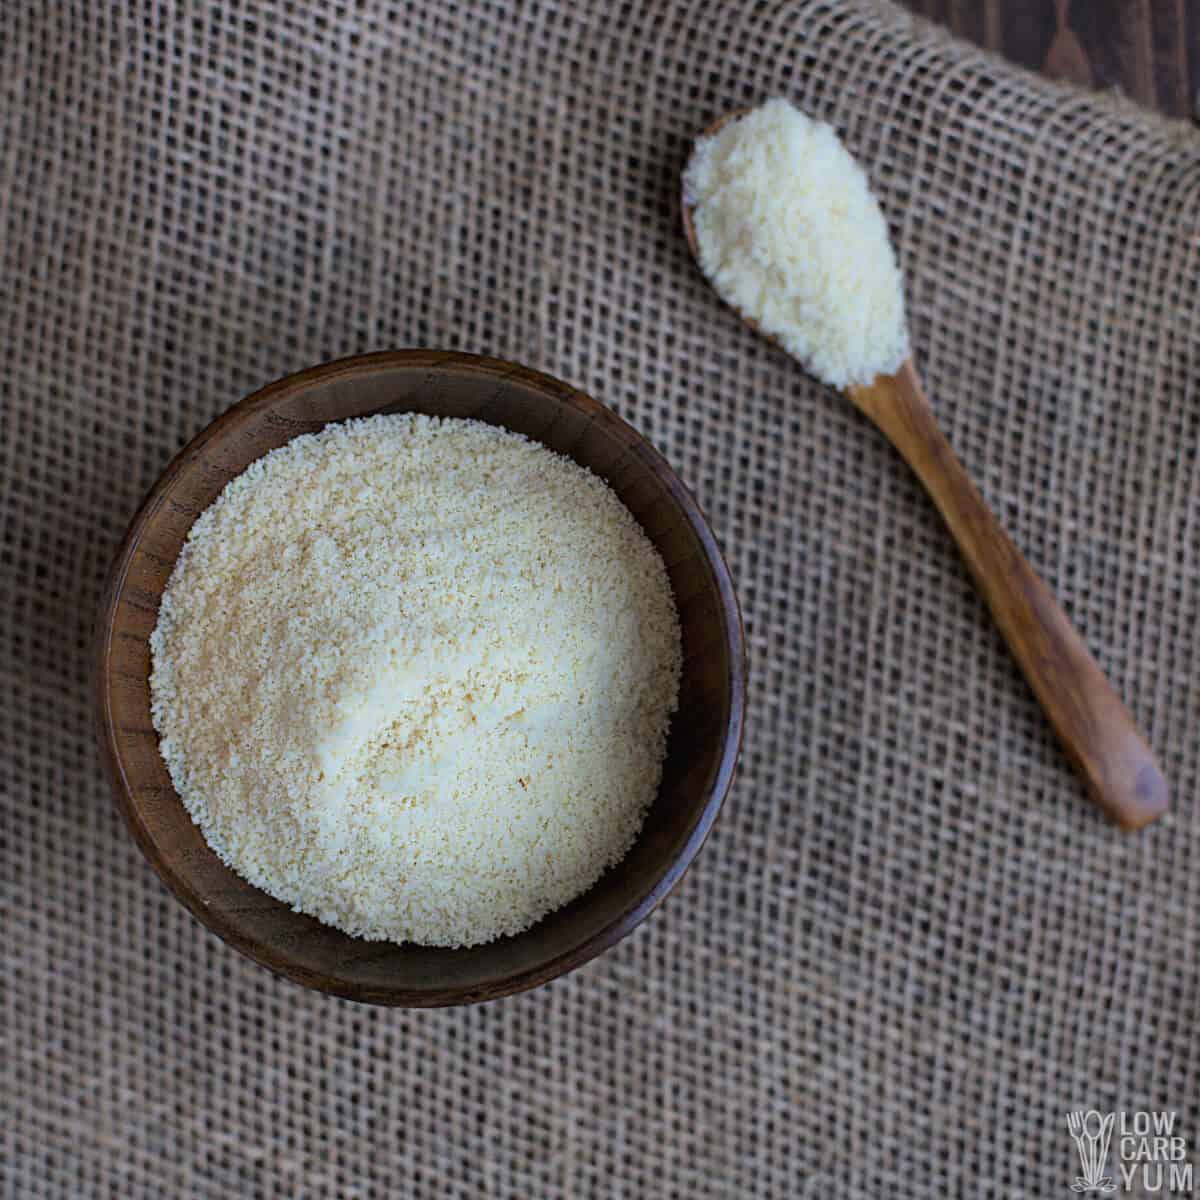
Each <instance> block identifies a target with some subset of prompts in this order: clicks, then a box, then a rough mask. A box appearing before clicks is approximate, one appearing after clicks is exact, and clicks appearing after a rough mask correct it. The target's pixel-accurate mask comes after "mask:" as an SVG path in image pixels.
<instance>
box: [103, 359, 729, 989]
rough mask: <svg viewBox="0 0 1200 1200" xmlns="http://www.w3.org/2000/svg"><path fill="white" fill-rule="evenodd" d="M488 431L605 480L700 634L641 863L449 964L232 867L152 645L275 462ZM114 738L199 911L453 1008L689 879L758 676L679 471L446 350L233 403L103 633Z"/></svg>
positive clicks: (197, 453) (605, 420)
mask: <svg viewBox="0 0 1200 1200" xmlns="http://www.w3.org/2000/svg"><path fill="white" fill-rule="evenodd" d="M408 411H415V412H425V413H431V414H434V415H438V416H448V417H475V418H478V419H480V420H485V421H490V422H492V423H493V424H497V425H503V426H505V427H506V428H509V429H515V430H516V431H517V432H519V433H524V434H525V435H527V436H528V437H531V438H535V439H537V440H538V441H541V442H543V443H544V444H546V445H548V446H550V447H551V449H554V450H557V451H558V452H559V453H561V454H567V455H569V456H570V457H572V458H574V459H575V460H576V461H577V462H579V463H582V464H583V465H584V466H586V467H589V468H590V469H591V470H593V471H594V472H595V473H596V474H597V475H600V476H601V477H602V478H604V479H605V480H607V481H608V483H609V484H610V486H611V487H612V488H613V490H614V491H615V492H616V493H617V495H618V496H620V497H621V499H622V501H624V503H625V505H626V507H627V508H628V509H629V510H630V511H631V512H632V513H633V515H634V516H635V517H636V518H637V519H638V521H639V522H640V523H641V525H642V527H643V528H644V529H645V530H646V533H647V535H648V536H649V537H650V538H651V540H652V541H653V542H654V544H655V545H656V546H657V548H658V550H659V552H660V553H661V554H662V556H663V560H664V561H665V563H666V566H667V572H668V575H669V576H670V579H671V587H672V590H673V591H674V594H675V600H676V604H677V607H678V609H679V618H680V624H681V626H682V631H683V676H682V679H681V681H680V689H679V710H678V712H677V713H676V715H675V717H674V718H673V719H672V723H671V733H670V737H669V739H668V743H667V758H666V762H665V764H664V768H663V781H662V785H661V787H660V788H659V793H658V796H657V798H656V800H655V802H654V804H653V806H652V807H651V809H650V812H649V813H648V815H647V817H646V822H645V825H644V826H643V828H642V832H641V834H640V835H639V837H638V840H637V842H636V843H635V844H634V846H633V848H632V849H631V850H630V852H629V854H628V855H627V856H626V857H625V858H624V859H623V860H622V861H621V862H620V863H619V864H618V865H617V866H616V867H614V868H612V869H611V870H609V871H607V872H606V873H605V874H604V875H603V876H602V877H601V879H600V880H599V882H598V883H597V884H596V885H595V886H594V887H593V888H591V889H590V890H589V891H588V892H586V893H585V894H584V895H583V896H581V897H579V899H577V900H575V901H574V902H573V903H571V904H569V905H567V906H566V907H565V908H562V909H559V910H558V911H557V912H554V913H551V914H550V915H549V916H548V917H546V918H545V919H544V920H542V921H540V922H538V923H537V924H536V925H534V926H533V927H532V928H531V929H528V930H526V931H525V932H524V933H521V934H518V935H517V936H515V937H506V938H501V939H498V940H497V941H495V942H490V943H488V944H487V945H483V946H473V947H470V948H467V949H462V950H446V949H437V948H433V947H425V946H415V945H410V944H405V945H395V944H393V943H390V942H366V941H363V940H361V939H359V938H353V937H350V936H348V935H347V934H345V933H342V932H341V931H340V930H337V929H332V928H330V927H329V926H326V925H322V924H321V923H320V922H318V921H316V920H314V919H313V918H312V917H308V916H305V915H304V914H302V913H296V912H293V911H292V910H291V909H290V908H289V906H288V905H286V904H284V903H282V902H281V901H279V900H275V899H273V898H272V897H271V896H268V895H267V894H266V893H265V892H262V891H259V889H258V888H255V887H253V886H252V885H251V884H249V883H247V882H246V881H245V880H243V879H241V878H240V877H239V876H237V875H235V874H234V873H233V871H231V870H230V869H229V868H228V867H226V866H225V865H224V864H223V863H222V862H221V861H220V860H219V859H218V858H217V856H216V855H215V854H214V853H213V852H212V850H211V849H209V847H208V845H207V843H206V842H205V841H204V838H203V836H202V835H201V833H200V831H199V829H198V828H197V827H196V825H195V824H194V823H193V822H192V820H191V818H190V817H189V815H188V813H187V811H186V809H185V808H184V807H183V803H182V802H181V800H180V799H179V796H178V794H177V793H176V792H175V789H174V788H173V787H172V785H171V778H170V776H169V775H168V773H167V770H166V766H165V765H164V763H163V761H162V756H161V755H160V754H159V751H158V738H157V736H156V734H155V731H154V728H153V724H152V721H151V716H150V689H149V667H150V649H149V644H148V643H149V637H150V634H151V632H152V631H153V629H154V625H155V622H156V620H157V617H158V604H159V600H160V598H161V596H162V593H163V590H164V588H165V587H166V584H167V580H168V578H169V577H170V573H171V570H172V568H173V566H174V564H175V560H176V558H177V557H178V555H179V551H180V549H181V548H182V546H183V543H184V540H185V539H186V537H187V534H188V530H189V529H190V528H191V525H192V522H193V521H194V520H195V518H196V516H197V515H198V514H199V513H200V512H202V511H203V510H204V509H205V508H206V507H207V506H208V505H209V504H211V503H212V501H213V500H214V499H215V498H216V497H217V495H218V494H219V492H220V491H221V489H222V488H223V487H224V486H225V484H226V483H227V482H228V481H229V480H230V479H232V478H233V477H234V476H235V475H238V474H239V473H240V472H241V471H243V470H244V469H245V468H246V467H247V466H248V465H249V464H250V463H251V462H253V461H254V460H255V459H257V458H259V457H261V456H262V455H263V454H265V453H267V452H268V451H270V450H273V449H274V448H276V447H277V446H280V445H282V444H283V443H284V442H286V441H287V440H288V439H289V438H291V437H294V436H296V435H297V434H299V433H305V432H308V431H311V430H315V429H319V428H320V427H321V426H322V425H324V424H325V423H326V422H328V421H337V420H344V419H347V418H349V417H359V416H366V415H368V414H372V413H378V412H408ZM96 649H97V662H96V677H95V690H96V702H97V714H98V719H99V726H100V741H101V748H102V752H103V756H104V759H105V762H106V765H107V767H108V771H109V774H110V775H111V777H112V781H113V785H114V788H115V789H116V794H117V799H118V802H119V804H120V807H121V809H122V811H123V813H124V815H125V818H126V820H127V822H128V824H129V827H130V830H131V831H132V833H133V835H134V837H135V839H136V840H137V842H138V845H139V846H140V847H141V849H142V851H143V853H144V854H145V855H146V857H147V858H148V859H149V860H150V862H151V863H152V864H153V866H154V868H155V869H156V870H157V871H158V873H159V874H160V875H161V876H162V877H163V879H164V880H165V882H166V883H167V885H168V886H169V887H170V888H171V890H172V891H173V892H174V893H175V895H176V896H178V897H179V899H180V900H182V901H183V902H184V904H186V905H187V906H188V908H189V909H191V911H192V913H193V914H194V915H195V916H196V917H198V918H199V919H200V920H201V921H203V922H204V923H205V924H206V925H207V926H209V928H211V929H212V930H213V931H214V932H216V933H217V934H219V935H220V936H221V937H223V938H224V939H225V940H226V941H227V942H229V943H230V944H231V945H232V946H234V947H236V948H237V949H238V950H241V951H242V952H243V953H244V954H247V955H249V956H250V957H251V958H253V959H254V960H255V961H257V962H259V963H261V964H262V965H264V966H266V967H269V968H270V969H271V970H273V971H276V972H277V973H279V974H281V975H285V976H287V977H288V978H290V979H293V980H295V981H296V982H298V983H302V984H305V985H306V986H309V987H314V988H318V989H320V990H322V991H328V992H332V993H333V994H335V995H339V996H345V997H347V998H348V999H353V1000H363V1001H368V1002H373V1003H379V1004H407V1005H422V1006H424V1005H441V1004H459V1003H466V1002H471V1001H477V1000H491V999H495V998H496V997H498V996H504V995H508V994H509V993H512V992H516V991H521V990H523V989H525V988H529V987H534V986H536V985H538V984H540V983H544V982H546V981H547V980H549V979H553V978H554V977H555V976H557V975H561V974H563V973H564V972H566V971H569V970H571V969H572V968H574V967H576V966H579V965H580V964H581V963H584V962H586V961H587V960H588V959H590V958H592V957H593V956H594V955H596V954H598V953H600V951H602V950H604V949H605V948H606V947H608V946H611V945H612V944H613V943H614V942H616V941H618V940H619V939H620V938H622V937H624V936H625V935H626V934H627V933H628V932H629V931H630V930H631V929H633V928H634V927H635V926H636V925H637V924H638V923H639V922H641V921H642V920H643V919H644V918H645V917H646V916H647V915H648V914H649V913H650V912H651V911H652V910H653V909H654V908H655V907H656V906H657V905H658V904H659V903H660V902H661V901H662V900H663V898H664V897H665V896H666V895H667V893H668V892H669V891H670V890H671V888H672V887H673V886H674V885H675V884H676V883H677V882H678V881H679V879H680V877H681V876H682V875H683V872H684V871H685V870H686V868H687V866H688V864H689V863H690V862H691V861H692V859H693V858H694V857H695V855H696V854H697V852H698V851H699V849H700V847H701V845H702V844H703V842H704V839H705V837H706V836H707V835H708V831H709V829H710V828H711V827H712V824H713V821H714V820H715V819H716V816H717V813H718V811H719V809H720V807H721V803H722V801H723V800H724V798H725V793H726V791H727V790H728V788H729V784H730V781H731V779H732V776H733V769H734V764H735V762H736V760H737V754H738V749H739V746H740V742H741V734H742V722H743V715H744V711H745V694H746V661H745V645H744V640H743V636H742V627H741V618H740V615H739V612H738V606H737V600H736V598H735V596H734V592H733V584H732V581H731V579H730V576H729V571H728V570H727V568H726V566H725V563H724V561H723V559H722V557H721V554H720V551H719V550H718V548H717V544H716V540H715V539H714V537H713V534H712V532H711V530H710V529H709V527H708V524H707V522H706V521H705V520H704V517H703V515H702V514H701V512H700V510H699V509H698V508H697V506H696V503H695V501H694V500H693V499H692V497H691V495H690V494H689V493H688V492H687V490H686V489H685V488H684V487H683V485H682V484H681V483H680V482H679V480H678V478H677V477H676V476H675V474H674V472H673V471H672V470H671V468H670V467H669V466H668V465H667V464H666V462H664V461H663V459H662V457H661V456H660V455H659V454H658V453H657V452H656V451H655V450H654V449H653V448H652V447H651V446H650V445H649V444H648V443H647V442H646V441H645V440H644V439H643V438H641V437H640V436H639V435H638V434H637V433H636V432H635V431H634V430H633V429H632V428H630V426H628V425H627V424H625V422H624V421H622V420H621V419H620V418H619V417H617V416H616V415H615V414H614V413H613V412H611V411H610V410H609V409H607V408H605V407H604V406H603V405H600V404H597V403H596V401H594V400H592V399H590V398H589V397H587V396H585V395H583V394H582V393H580V392H578V391H576V390H575V389H574V388H572V387H570V386H568V385H567V384H565V383H560V382H559V381H557V380H555V379H552V378H550V377H549V376H547V375H541V374H538V373H537V372H534V371H530V370H527V369H526V368H524V367H518V366H515V365H513V364H512V363H504V362H499V361H497V360H495V359H486V358H477V357H475V356H474V355H468V354H456V353H451V352H446V351H437V350H407V351H395V352H387V353H383V354H371V355H364V356H362V357H360V358H355V359H346V360H344V361H342V362H338V363H330V364H327V365H325V366H322V367H315V368H313V369H312V370H309V371H305V372H302V373H301V374H299V375H294V376H291V377H289V378H288V379H285V380H281V381H280V382H278V383H275V384H272V385H270V386H269V387H267V388H264V389H263V390H262V391H261V392H258V393H256V394H255V395H253V396H250V397H248V398H247V399H246V400H243V401H242V402H241V403H240V404H237V405H235V406H234V407H233V408H232V409H230V410H229V411H228V412H227V413H225V415H224V416H222V417H221V418H219V419H218V420H217V421H216V422H214V423H213V424H212V425H210V426H209V428H208V429H206V430H205V431H204V432H203V433H201V434H200V435H199V436H198V437H197V438H196V439H195V440H194V441H193V442H192V443H191V444H190V445H189V446H188V447H187V448H186V449H185V450H183V451H182V452H181V453H180V454H179V456H178V457H177V458H176V459H175V461H174V462H173V463H172V464H171V465H170V466H169V467H168V468H167V470H166V472H165V473H164V475H163V477H162V479H161V480H160V481H159V482H158V484H157V485H156V486H155V488H154V490H153V491H152V492H151V494H150V496H149V497H148V498H147V500H146V502H145V504H144V505H143V506H142V509H141V511H140V512H139V513H138V515H137V516H136V517H135V518H134V521H133V524H132V525H131V526H130V529H129V532H128V533H127V535H126V538H125V541H124V543H123V544H122V547H121V549H120V551H119V552H118V555H117V559H116V562H115V564H114V566H113V570H112V573H111V575H110V577H109V582H108V586H107V588H106V590H105V596H104V598H103V600H102V603H101V607H100V612H99V616H98V622H97V647H96Z"/></svg>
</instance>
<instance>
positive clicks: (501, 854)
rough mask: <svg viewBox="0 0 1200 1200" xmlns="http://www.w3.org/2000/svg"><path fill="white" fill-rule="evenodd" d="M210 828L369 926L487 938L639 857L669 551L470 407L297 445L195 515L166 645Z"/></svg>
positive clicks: (661, 673) (180, 759)
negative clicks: (451, 415) (463, 412)
mask: <svg viewBox="0 0 1200 1200" xmlns="http://www.w3.org/2000/svg"><path fill="white" fill-rule="evenodd" d="M150 646H151V652H152V656H153V669H152V674H151V680H150V683H151V693H152V700H153V716H154V723H155V726H156V728H157V729H158V732H159V734H160V739H161V741H160V744H161V749H162V755H163V758H164V760H165V762H166V764H167V766H168V768H169V770H170V773H171V777H172V779H173V780H174V783H175V786H176V788H177V790H178V792H179V794H180V796H181V797H182V799H183V802H184V804H185V805H186V806H187V808H188V811H189V812H190V813H191V814H192V817H193V818H194V819H195V821H196V822H197V824H198V825H199V826H200V828H201V830H202V831H203V833H204V836H205V837H206V838H207V840H208V842H209V844H210V845H211V846H212V848H213V849H214V850H215V851H216V852H217V854H218V855H220V857H221V858H222V859H223V860H224V861H225V862H226V863H228V864H229V865H230V866H231V867H232V868H233V869H234V870H235V871H237V872H238V873H239V874H240V875H242V876H243V877H244V878H246V879H248V880H250V881H251V882H252V883H254V884H256V885H257V886H259V887H261V888H263V889H264V890H266V891H267V892H270V893H271V894H272V895H273V896H275V897H277V898H279V899H281V900H284V901H286V902H287V903H289V904H291V905H292V906H293V907H294V908H296V909H297V910H299V911H302V912H307V913H310V914H312V915H313V916H315V917H318V918H319V919H320V920H322V921H325V922H327V923H328V924H331V925H335V926H337V927H339V928H341V929H344V930H346V931H347V932H349V933H352V934H357V935H360V936H362V937H366V938H377V939H391V940H394V941H414V942H421V943H425V944H428V945H438V946H457V945H473V944H476V943H480V942H485V941H489V940H491V939H493V938H495V937H498V936H500V935H502V934H510V933H516V932H518V931H520V930H522V929H525V928H526V927H528V926H529V925H530V924H532V923H533V922H535V921H537V920H538V919H539V918H540V917H542V916H544V915H545V914H546V913H548V912H550V911H551V910H553V909H555V908H558V907H560V906H561V905H563V904H565V903H567V902H568V901H570V900H572V899H573V898H574V897H575V896H577V895H579V894H580V893H581V892H583V891H584V890H586V889H587V888H588V887H589V886H590V885H591V884H592V883H594V882H595V880H596V879H597V878H598V877H599V876H600V874H601V873H602V872H603V871H604V870H605V868H606V867H608V866H610V865H611V864H613V863H616V862H617V861H619V860H620V859H621V858H622V857H623V856H624V854H625V853H626V851H627V850H628V849H629V846H630V844H631V843H632V841H633V839H634V838H635V836H636V835H637V832H638V830H639V828H640V827H641V823H642V820H643V818H644V816H645V812H646V809H647V808H648V806H649V804H650V803H651V801H652V800H653V798H654V796H655V793H656V791H657V789H658V784H659V781H660V777H661V772H662V760H663V755H664V746H665V738H666V732H667V726H668V722H669V719H670V714H671V713H672V712H673V711H674V708H675V704H676V697H677V693H678V686H679V672H680V632H679V623H678V617H677V614H676V611H675V606H674V602H673V600H672V596H671V591H670V586H669V583H668V580H667V575H666V570H665V568H664V566H663V562H662V559H661V558H660V557H659V555H658V553H657V551H656V550H655V549H654V547H653V545H652V544H651V543H650V541H649V540H648V539H647V538H646V536H645V534H644V533H643V532H642V530H641V528H640V527H639V526H638V524H637V522H636V521H635V520H634V519H633V517H632V516H631V515H630V513H629V512H628V510H627V509H626V508H625V507H624V506H623V505H622V504H621V502H620V500H618V498H617V497H616V495H614V493H613V492H612V491H611V490H610V489H609V488H608V487H607V486H606V485H605V484H604V482H603V481H602V480H600V479H598V478H597V477H596V476H594V475H592V474H591V473H590V472H588V471H586V470H585V469H584V468H582V467H580V466H579V465H577V464H576V463H574V462H572V461H571V460H570V459H567V458H563V457H561V456H559V455H557V454H554V453H552V452H551V451H549V450H548V449H546V448H545V447H544V446H541V445H539V444H537V443H534V442H531V441H529V440H527V439H526V438H523V437H521V436H519V435H517V434H514V433H511V432H508V431H506V430H502V429H498V428H496V427H494V426H491V425H486V424H483V423H481V422H477V421H459V420H439V419H436V418H430V417H424V416H414V415H399V416H380V417H372V418H368V419H365V420H357V421H349V422H346V423H344V424H340V425H332V426H328V427H327V428H325V429H324V430H323V431H322V432H320V433H318V434H315V435H308V436H304V437H298V438H295V439H294V440H292V441H290V442H288V443H287V444H286V445H284V446H283V447H281V448H280V449H278V450H275V451H274V452H272V453H271V454H268V455H266V456H265V457H264V458H262V459H260V460H259V461H257V462H255V463H254V464H252V465H251V466H250V467H249V468H248V469H247V470H246V471H245V472H243V473H242V474H241V475H239V476H238V477H237V478H236V479H234V480H232V481H231V482H230V483H229V484H228V486H227V487H226V488H225V489H224V490H223V491H222V493H221V494H220V496H219V497H218V498H217V500H216V501H215V502H214V503H213V504H212V505H211V506H210V507H209V508H208V509H206V510H205V512H204V513H202V514H201V516H200V517H199V518H198V519H197V521H196V522H195V524H194V526H193V527H192V531H191V534H190V536H189V537H188V540H187V543H186V545H185V546H184V548H183V551H182V553H181V554H180V557H179V560H178V562H177V564H176V566H175V569H174V572H173V574H172V576H171V579H170V583H169V586H168V587H167V589H166V592H165V594H164V596H163V600H162V606H161V609H160V613H159V619H158V624H157V627H156V628H155V630H154V634H153V636H152V637H151V640H150Z"/></svg>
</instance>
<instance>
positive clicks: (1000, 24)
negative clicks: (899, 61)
mask: <svg viewBox="0 0 1200 1200" xmlns="http://www.w3.org/2000/svg"><path fill="white" fill-rule="evenodd" d="M902 3H904V4H906V5H907V6H908V7H909V8H910V9H912V10H913V11H914V12H918V13H920V14H921V15H922V16H925V17H929V18H930V19H931V20H934V21H938V22H940V23H941V24H943V25H946V26H948V27H949V28H950V29H952V30H953V31H954V32H955V33H957V34H959V35H960V36H961V37H964V38H967V39H969V40H970V41H972V42H975V43H976V44H977V45H979V46H984V47H986V48H987V49H989V50H997V51H999V52H1000V53H1001V54H1003V55H1005V56H1006V57H1007V58H1009V59H1011V60H1012V61H1013V62H1016V63H1020V64H1021V65H1022V66H1024V67H1029V68H1031V69H1032V70H1034V71H1040V72H1042V73H1043V74H1045V75H1049V76H1051V77H1053V78H1055V79H1068V80H1071V81H1073V82H1075V83H1080V84H1083V85H1084V86H1086V87H1097V88H1110V87H1119V88H1120V89H1121V91H1123V92H1124V93H1125V94H1126V95H1128V96H1130V97H1132V98H1133V99H1135V100H1137V101H1139V102H1140V103H1142V104H1145V105H1146V106H1147V107H1149V108H1154V109H1157V110H1158V111H1159V112H1162V113H1166V114H1167V115H1169V116H1173V117H1192V118H1193V119H1194V118H1195V117H1196V115H1197V91H1198V89H1200V0H902Z"/></svg>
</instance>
